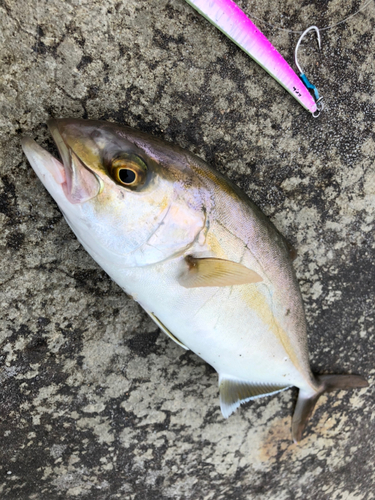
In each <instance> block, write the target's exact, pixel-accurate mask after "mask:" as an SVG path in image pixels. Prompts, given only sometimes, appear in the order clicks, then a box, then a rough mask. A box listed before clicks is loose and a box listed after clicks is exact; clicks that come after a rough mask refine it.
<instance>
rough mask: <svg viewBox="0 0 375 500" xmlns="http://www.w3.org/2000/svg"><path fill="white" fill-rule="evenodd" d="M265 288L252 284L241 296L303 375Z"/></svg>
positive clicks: (263, 285)
mask: <svg viewBox="0 0 375 500" xmlns="http://www.w3.org/2000/svg"><path fill="white" fill-rule="evenodd" d="M265 286H267V285H265V284H262V285H257V284H252V285H246V286H244V287H242V289H241V295H242V297H243V300H244V302H245V303H247V305H248V306H249V308H250V309H252V310H253V311H254V312H255V313H256V314H257V315H258V317H259V318H260V319H261V321H262V322H263V323H264V324H265V325H267V326H268V328H269V329H270V331H271V332H272V333H273V334H274V335H275V337H276V338H277V339H278V340H279V342H280V343H281V345H282V346H283V347H284V349H285V352H286V353H287V354H288V356H289V358H290V360H291V362H292V363H293V364H294V366H295V367H296V368H297V369H298V370H299V371H300V372H301V373H303V370H302V367H301V365H300V363H299V361H298V359H297V356H296V352H295V350H294V348H293V345H292V344H291V342H290V340H289V337H288V334H287V332H286V331H285V330H284V329H283V328H282V327H281V326H280V324H279V323H278V321H277V320H276V318H275V315H274V314H273V311H272V309H271V308H270V304H269V303H268V302H267V300H266V297H265V296H264V293H262V289H263V290H264V287H265ZM267 290H268V288H267ZM271 301H272V298H271Z"/></svg>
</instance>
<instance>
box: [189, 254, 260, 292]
mask: <svg viewBox="0 0 375 500" xmlns="http://www.w3.org/2000/svg"><path fill="white" fill-rule="evenodd" d="M185 261H186V264H187V266H186V270H185V271H184V272H183V273H182V274H181V276H180V278H179V283H180V285H182V286H183V287H184V288H198V287H204V286H232V285H244V284H246V283H258V282H259V281H263V279H262V278H261V276H259V274H258V273H256V272H255V271H252V270H251V269H249V268H247V267H245V266H243V265H242V264H238V263H237V262H232V261H230V260H225V259H216V258H211V257H209V258H203V259H197V258H195V257H192V256H191V255H188V256H187V257H185Z"/></svg>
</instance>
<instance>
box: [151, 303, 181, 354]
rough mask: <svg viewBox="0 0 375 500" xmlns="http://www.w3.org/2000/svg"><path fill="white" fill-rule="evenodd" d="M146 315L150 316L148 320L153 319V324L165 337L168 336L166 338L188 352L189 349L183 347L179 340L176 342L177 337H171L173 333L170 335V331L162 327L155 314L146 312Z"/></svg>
mask: <svg viewBox="0 0 375 500" xmlns="http://www.w3.org/2000/svg"><path fill="white" fill-rule="evenodd" d="M145 311H146V310H145ZM146 313H147V314H148V315H149V316H150V318H151V319H153V320H154V321H155V323H156V324H157V325H158V327H159V328H160V329H161V330H163V332H164V333H165V334H166V335H168V337H170V338H171V339H172V340H173V342H176V344H178V345H179V346H180V347H182V348H183V349H186V350H187V351H189V348H188V347H186V345H185V344H183V343H182V342H181V341H180V340H178V338H177V337H175V336H174V335H173V333H172V332H170V331H169V330H168V328H167V327H166V326H165V325H163V323H162V322H161V321H160V319H159V318H157V317H156V316H155V314H154V313H152V312H149V311H146Z"/></svg>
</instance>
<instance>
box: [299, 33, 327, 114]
mask: <svg viewBox="0 0 375 500" xmlns="http://www.w3.org/2000/svg"><path fill="white" fill-rule="evenodd" d="M311 30H314V31H316V34H317V37H318V45H319V50H320V48H321V43H320V31H319V28H317V26H310V28H307V30H305V31H304V32H303V33H302V35H301V36H300V38H299V40H298V42H297V45H296V49H295V51H294V60H295V63H296V66H297V68H298V71H299V72H300V75H299V77H300V78H301V80H302V81H303V83H304V84H305V85H306V87H307V88H308V89H311V90H312V91H313V92H314V97H315V102H316V107H317V111H315V113H313V117H314V118H317V117H318V116H319V115H320V112H321V111H322V109H323V108H324V104H323V102H322V101H323V97H319V92H318V89H317V88H316V87H315V85H313V84H312V83H310V82H309V80H308V79H307V76H306V75H305V73H304V72H303V70H302V68H301V66H300V65H299V63H298V58H297V54H298V49H299V46H300V44H301V42H302V40H303V39H304V37H305V36H306V34H307V33H308V32H309V31H311ZM316 113H317V114H316Z"/></svg>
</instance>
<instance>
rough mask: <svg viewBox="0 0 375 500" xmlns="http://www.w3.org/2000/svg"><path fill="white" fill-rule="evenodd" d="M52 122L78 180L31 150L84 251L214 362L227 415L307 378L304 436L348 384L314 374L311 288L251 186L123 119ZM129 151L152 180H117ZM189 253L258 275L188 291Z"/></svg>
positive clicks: (299, 425)
mask: <svg viewBox="0 0 375 500" xmlns="http://www.w3.org/2000/svg"><path fill="white" fill-rule="evenodd" d="M48 125H49V128H50V130H51V133H52V136H53V137H54V139H55V142H56V144H57V146H58V148H59V150H60V154H61V157H62V159H63V163H64V168H65V172H66V175H65V178H67V179H68V180H69V179H70V180H69V182H65V183H64V182H63V181H64V175H62V174H61V166H60V167H59V166H57V167H56V160H55V159H53V157H52V156H51V157H50V161H48V153H46V152H45V151H44V150H41V148H40V147H39V146H37V145H36V144H35V143H33V142H32V141H31V140H30V139H25V140H24V142H23V147H24V151H25V153H26V155H27V156H28V158H29V160H30V163H31V164H32V166H33V168H34V170H35V171H36V173H37V174H38V176H39V178H40V179H41V180H42V182H43V183H44V185H45V187H46V188H47V189H48V191H49V192H50V194H51V195H52V196H53V197H54V199H55V201H56V202H57V204H58V205H59V207H60V209H61V211H62V212H63V214H64V216H65V218H66V220H67V222H68V224H69V225H70V227H71V228H72V230H73V231H74V232H75V234H76V236H77V238H78V239H79V241H80V242H81V243H82V245H83V246H84V247H85V249H86V250H87V251H88V252H89V253H90V255H91V256H92V257H93V258H94V259H95V260H96V261H97V262H98V263H99V265H101V267H102V268H103V269H104V270H105V271H106V272H107V273H108V274H109V276H111V278H112V279H113V280H114V281H116V282H117V283H118V284H119V285H120V286H121V287H122V288H123V289H124V290H125V291H126V292H127V293H128V294H129V295H131V296H132V297H133V298H134V299H135V300H137V302H139V304H140V305H141V306H142V307H143V308H144V309H145V310H146V311H147V312H148V313H149V314H150V315H151V317H152V316H156V318H157V320H158V321H159V322H160V323H161V324H162V325H163V327H164V331H165V329H166V330H167V331H166V333H168V331H169V332H171V335H170V336H171V337H172V338H173V337H176V338H177V339H178V341H179V342H180V343H181V344H183V345H184V346H185V347H187V348H189V349H191V350H192V351H194V352H195V353H196V354H197V355H199V356H200V357H202V358H203V359H204V360H205V361H206V362H208V363H209V364H211V365H212V366H213V367H214V368H215V370H216V371H217V372H218V374H219V384H220V386H221V396H222V397H221V407H222V411H223V414H224V415H225V416H229V415H230V413H231V412H232V411H234V409H235V408H236V407H238V406H239V404H240V403H241V402H244V401H247V400H249V399H252V398H253V397H259V396H261V395H262V388H264V391H263V393H265V394H272V393H274V392H278V391H279V390H282V389H284V388H288V387H290V386H297V387H298V388H299V389H300V397H299V405H297V414H296V415H295V422H294V424H293V437H294V440H295V441H297V440H299V439H300V438H301V435H302V431H303V428H304V426H305V424H306V421H307V418H308V417H309V415H310V413H311V411H312V408H313V405H314V404H315V401H316V400H317V398H318V397H319V395H320V394H321V393H323V392H324V390H329V391H330V390H333V389H332V388H333V387H335V386H337V387H340V388H343V387H344V385H345V384H344V383H343V382H342V383H341V385H340V383H337V384H336V380H335V378H334V377H335V376H333V378H331V379H330V381H329V387H328V385H327V383H326V382H325V381H322V380H320V379H319V380H318V379H317V378H315V377H314V376H313V375H312V373H311V370H310V366H309V359H308V351H307V336H306V321H305V314H304V309H303V303H302V298H301V293H300V290H299V286H298V282H297V280H296V277H295V274H294V271H293V267H292V264H291V259H290V246H289V245H288V244H287V242H286V241H285V239H284V238H283V236H282V235H281V234H280V233H279V232H278V231H277V229H276V228H275V227H274V225H273V224H272V223H271V222H270V221H269V220H268V219H267V218H266V217H265V215H264V214H263V213H262V212H261V211H260V210H259V209H258V208H257V207H256V206H255V205H254V204H253V203H252V202H251V200H250V199H249V198H248V197H247V196H246V195H245V194H244V193H243V192H242V191H240V190H239V189H238V188H237V187H236V186H234V185H233V184H232V183H231V182H230V181H229V180H227V179H226V178H225V177H224V176H222V175H221V174H220V173H218V172H215V171H214V170H213V169H211V168H210V167H209V166H208V165H207V164H206V163H205V162H203V161H202V160H200V159H199V158H198V157H196V156H195V155H193V154H191V153H190V152H188V151H186V150H184V149H182V148H179V147H178V146H175V145H172V144H168V143H165V142H164V141H161V140H160V139H158V138H155V137H151V136H149V135H147V134H144V133H142V132H140V131H136V130H134V129H131V128H129V127H120V126H119V125H116V124H113V123H106V122H100V121H91V120H79V119H60V120H52V121H50V122H49V124H48ZM119 153H130V154H133V155H137V156H139V157H140V158H141V159H142V160H143V161H144V162H145V163H146V165H147V169H148V170H147V180H146V182H145V184H144V185H143V186H140V187H139V188H136V189H135V190H130V189H129V188H126V187H123V186H119V185H118V184H116V183H115V182H114V181H113V180H112V179H111V177H110V175H109V174H108V171H109V170H108V168H109V167H108V165H110V163H111V160H112V159H113V158H114V157H116V156H117V155H118V154H119ZM75 159H76V160H75ZM72 162H73V163H74V162H75V163H74V165H73V166H72ZM74 169H85V172H84V175H82V173H79V172H78V171H77V173H76V174H75V173H74V172H75V170H74ZM59 179H60V181H61V180H62V181H61V182H62V183H59ZM82 179H86V180H87V182H88V185H89V186H90V189H88V188H86V187H85V186H82V189H81V191H82V193H83V194H82V196H81V195H80V192H81V191H80V186H79V183H80V182H81V183H82V182H83V181H82ZM69 186H74V199H69V198H70V193H69ZM70 189H72V188H70ZM77 193H78V194H77ZM87 193H92V198H90V199H88V194H87ZM80 196H81V198H82V200H84V201H82V202H81V203H79V202H77V200H79V199H80ZM190 257H194V258H195V259H200V258H204V259H207V258H214V259H223V260H227V261H231V262H236V263H238V264H241V265H243V266H245V267H247V268H248V269H250V270H252V271H254V272H255V273H257V275H259V277H260V280H258V282H255V283H249V284H241V285H232V286H219V287H218V286H212V287H204V288H184V287H183V286H181V285H180V283H179V279H180V278H181V276H182V275H183V274H184V273H186V272H188V271H189V266H188V263H187V262H188V260H187V259H189V258H190ZM337 377H339V376H337ZM345 380H349V379H345ZM335 384H336V385H335ZM366 385H367V383H366V382H365V381H364V379H362V378H361V377H357V378H355V376H354V378H352V379H350V380H349V381H348V382H347V386H348V387H347V388H349V387H357V386H361V387H365V386H366ZM326 386H327V387H326ZM226 394H227V395H228V397H227V396H226ZM230 394H232V397H231V396H230ZM237 394H238V397H237V396H236V395H237Z"/></svg>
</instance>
